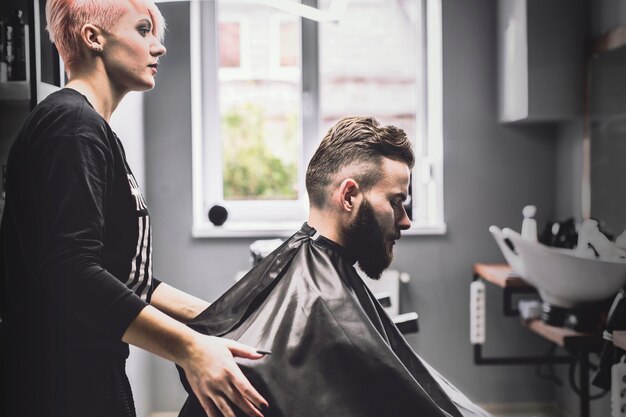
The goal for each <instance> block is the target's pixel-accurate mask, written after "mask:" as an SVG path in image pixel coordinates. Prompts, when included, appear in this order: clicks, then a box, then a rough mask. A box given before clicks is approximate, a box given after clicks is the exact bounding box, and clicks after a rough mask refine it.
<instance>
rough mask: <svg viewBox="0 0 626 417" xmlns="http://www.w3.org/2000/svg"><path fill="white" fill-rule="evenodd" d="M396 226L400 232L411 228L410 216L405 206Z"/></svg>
mask: <svg viewBox="0 0 626 417" xmlns="http://www.w3.org/2000/svg"><path fill="white" fill-rule="evenodd" d="M396 224H397V226H398V229H400V230H406V229H408V228H409V227H411V219H409V215H408V214H407V213H406V209H405V208H404V206H402V214H401V216H400V218H399V219H398V221H397V222H396Z"/></svg>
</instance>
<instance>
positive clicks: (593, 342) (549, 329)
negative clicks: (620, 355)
mask: <svg viewBox="0 0 626 417" xmlns="http://www.w3.org/2000/svg"><path fill="white" fill-rule="evenodd" d="M524 326H526V327H527V328H529V329H530V330H532V331H533V332H535V333H537V334H538V335H539V336H541V337H543V338H545V339H547V340H549V341H551V342H553V343H556V344H557V345H559V346H560V347H562V348H565V349H574V350H577V349H588V350H599V349H601V348H602V336H601V335H599V334H590V333H579V332H577V331H574V330H572V329H569V328H567V327H554V326H550V325H547V324H545V323H544V322H543V321H541V320H533V321H531V322H527V323H524Z"/></svg>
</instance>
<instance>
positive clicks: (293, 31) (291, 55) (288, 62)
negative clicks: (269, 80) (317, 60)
mask: <svg viewBox="0 0 626 417" xmlns="http://www.w3.org/2000/svg"><path fill="white" fill-rule="evenodd" d="M297 30H298V24H297V23H296V22H295V21H293V22H281V23H280V66H281V67H295V66H296V65H298V56H299V55H300V54H299V49H300V48H299V46H298V39H299V36H298V32H297Z"/></svg>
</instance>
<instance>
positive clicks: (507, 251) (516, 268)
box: [489, 226, 526, 277]
mask: <svg viewBox="0 0 626 417" xmlns="http://www.w3.org/2000/svg"><path fill="white" fill-rule="evenodd" d="M489 231H490V232H491V234H492V235H493V238H494V239H495V241H496V243H497V244H498V247H499V248H500V251H501V252H502V255H504V259H506V261H507V263H508V264H509V266H510V267H511V269H512V270H513V272H515V273H516V274H517V275H519V276H520V277H523V276H525V275H526V270H525V269H524V263H523V262H522V258H520V257H519V256H517V254H516V253H515V252H513V250H512V249H511V248H510V247H509V246H508V245H507V244H506V242H505V237H504V235H503V234H502V230H500V228H499V227H498V226H489Z"/></svg>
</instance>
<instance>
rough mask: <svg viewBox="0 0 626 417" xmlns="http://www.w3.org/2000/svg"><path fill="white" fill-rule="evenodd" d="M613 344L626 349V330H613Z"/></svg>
mask: <svg viewBox="0 0 626 417" xmlns="http://www.w3.org/2000/svg"><path fill="white" fill-rule="evenodd" d="M613 344H614V345H615V346H617V347H618V348H620V349H624V350H626V330H615V331H614V332H613Z"/></svg>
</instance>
